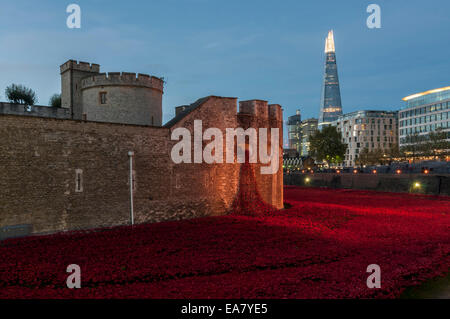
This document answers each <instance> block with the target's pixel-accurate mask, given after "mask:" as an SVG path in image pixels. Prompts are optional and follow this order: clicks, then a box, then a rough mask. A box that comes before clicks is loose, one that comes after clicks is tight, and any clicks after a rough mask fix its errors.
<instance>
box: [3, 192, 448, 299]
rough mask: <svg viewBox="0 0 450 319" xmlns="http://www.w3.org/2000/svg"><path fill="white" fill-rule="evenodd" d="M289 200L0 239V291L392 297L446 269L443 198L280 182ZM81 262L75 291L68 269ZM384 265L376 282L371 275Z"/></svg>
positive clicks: (26, 294) (6, 294) (12, 294)
mask: <svg viewBox="0 0 450 319" xmlns="http://www.w3.org/2000/svg"><path fill="white" fill-rule="evenodd" d="M285 201H286V202H287V203H288V204H289V205H288V207H289V208H287V209H285V210H282V211H272V212H266V213H264V214H263V213H261V214H253V215H251V216H249V215H241V214H237V213H236V214H231V215H229V216H223V217H208V218H201V219H195V220H185V221H176V222H165V223H159V224H149V225H139V226H135V227H132V228H131V227H117V228H113V229H107V230H101V231H96V232H84V233H83V232H78V233H70V234H61V235H50V236H40V237H30V238H24V239H11V240H6V241H3V242H0V298H355V297H356V298H372V297H376V298H395V297H398V296H399V295H400V294H401V292H402V290H403V289H404V288H405V287H407V286H411V285H417V284H419V283H421V282H423V281H425V280H427V279H430V278H433V277H436V276H440V275H443V274H446V273H448V271H449V266H450V198H448V197H433V196H422V195H408V194H394V193H377V192H370V191H354V190H331V189H313V188H299V187H286V188H285ZM69 264H78V265H79V266H80V267H81V285H82V288H81V289H68V288H66V278H67V276H68V274H67V273H66V267H67V266H68V265H69ZM369 264H378V265H379V266H380V267H381V289H369V288H367V285H366V279H367V276H369V274H368V273H366V268H367V266H368V265H369Z"/></svg>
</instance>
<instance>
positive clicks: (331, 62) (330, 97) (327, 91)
mask: <svg viewBox="0 0 450 319" xmlns="http://www.w3.org/2000/svg"><path fill="white" fill-rule="evenodd" d="M325 55H326V57H325V74H324V81H323V88H322V99H321V105H320V114H319V129H321V128H322V127H323V126H324V125H329V124H330V122H332V121H334V120H336V119H337V118H338V116H339V115H342V105H341V91H340V88H339V78H338V71H337V64H336V52H335V47H334V36H333V30H331V31H330V32H328V37H327V39H326V40H325Z"/></svg>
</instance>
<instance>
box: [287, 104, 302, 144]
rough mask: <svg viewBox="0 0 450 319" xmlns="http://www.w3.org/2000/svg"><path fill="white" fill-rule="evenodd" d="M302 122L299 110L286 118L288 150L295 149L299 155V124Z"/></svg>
mask: <svg viewBox="0 0 450 319" xmlns="http://www.w3.org/2000/svg"><path fill="white" fill-rule="evenodd" d="M301 121H302V117H301V114H300V110H297V112H296V114H295V115H292V116H289V117H288V124H287V125H288V142H289V148H290V149H295V150H296V151H297V152H298V153H300V143H301V139H302V137H301V129H300V124H301Z"/></svg>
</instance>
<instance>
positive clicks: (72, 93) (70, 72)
mask: <svg viewBox="0 0 450 319" xmlns="http://www.w3.org/2000/svg"><path fill="white" fill-rule="evenodd" d="M59 69H60V73H61V107H63V108H68V109H71V110H72V118H73V119H76V120H81V119H82V115H83V110H82V104H81V85H80V84H81V80H82V79H83V78H86V77H88V76H93V75H97V74H99V73H100V65H98V64H94V63H93V64H89V63H87V62H81V61H80V62H77V61H75V60H69V61H67V62H66V63H64V64H63V65H61V66H60V68H59Z"/></svg>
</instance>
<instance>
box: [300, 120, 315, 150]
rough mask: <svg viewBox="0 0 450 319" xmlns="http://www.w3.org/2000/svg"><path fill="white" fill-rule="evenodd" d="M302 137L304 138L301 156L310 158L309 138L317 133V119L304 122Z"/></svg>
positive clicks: (302, 124)
mask: <svg viewBox="0 0 450 319" xmlns="http://www.w3.org/2000/svg"><path fill="white" fill-rule="evenodd" d="M300 126H301V134H302V135H301V136H302V141H301V147H300V148H301V149H300V155H301V156H302V157H307V156H309V155H310V154H309V144H310V143H309V137H310V136H311V135H312V134H314V133H315V132H316V131H317V127H318V120H317V119H313V118H311V119H307V120H304V121H302V123H301V125H300Z"/></svg>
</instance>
